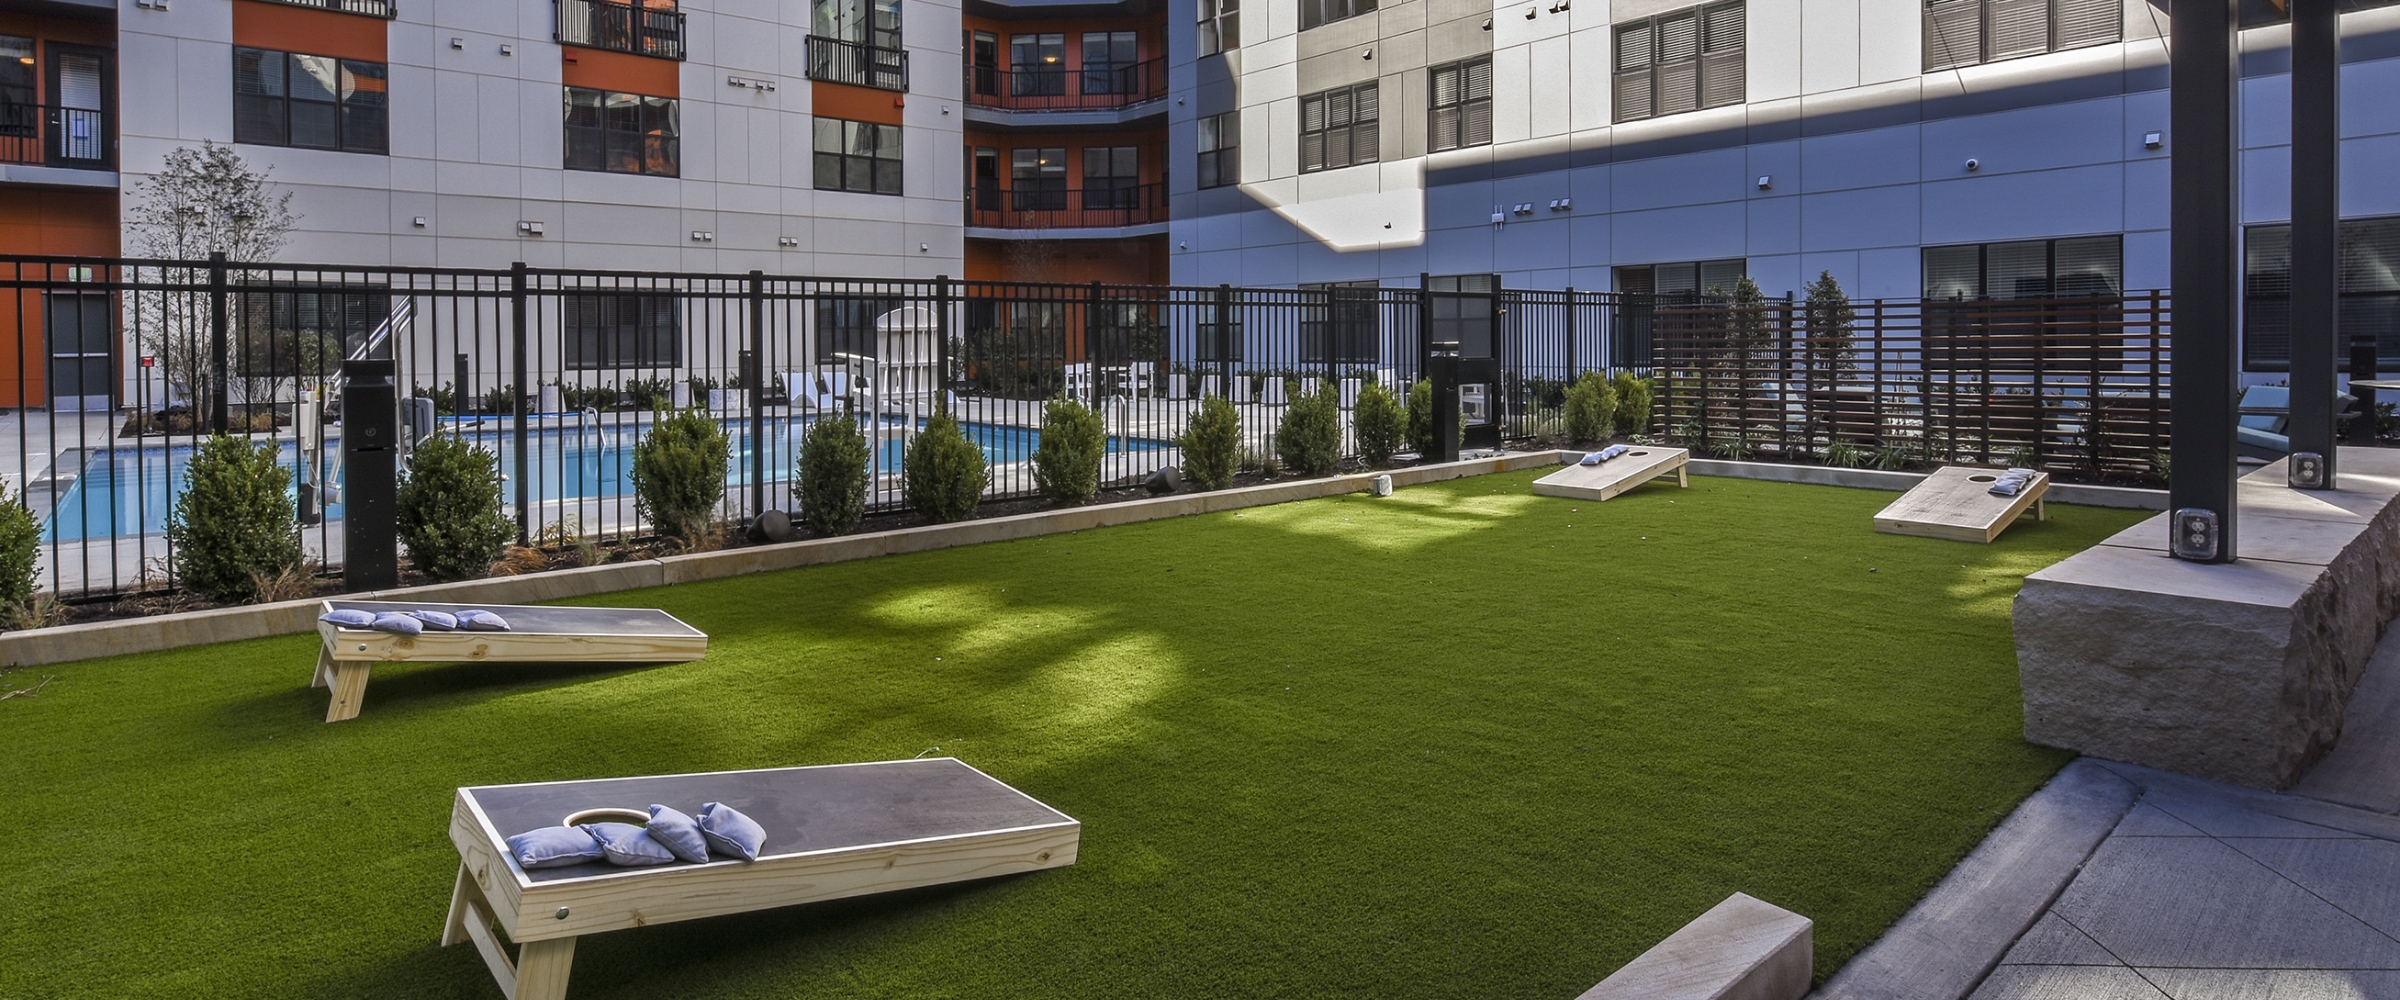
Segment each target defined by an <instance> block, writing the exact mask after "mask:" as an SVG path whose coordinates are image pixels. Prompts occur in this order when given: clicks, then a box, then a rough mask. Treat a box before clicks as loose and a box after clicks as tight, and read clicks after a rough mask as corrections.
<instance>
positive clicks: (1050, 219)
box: [967, 182, 1167, 229]
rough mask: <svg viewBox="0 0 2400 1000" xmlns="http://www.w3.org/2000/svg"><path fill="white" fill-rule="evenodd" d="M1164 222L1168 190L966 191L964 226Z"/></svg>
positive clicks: (988, 186) (980, 187)
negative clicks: (965, 219)
mask: <svg viewBox="0 0 2400 1000" xmlns="http://www.w3.org/2000/svg"><path fill="white" fill-rule="evenodd" d="M1165 221H1167V186H1166V185H1164V184H1127V185H1124V186H1121V187H1085V188H1067V187H1024V186H1019V187H1016V188H1004V187H1001V186H999V185H998V184H993V183H989V182H986V183H981V184H973V185H969V186H968V188H967V225H969V226H975V227H979V228H984V229H1105V228H1111V227H1116V226H1138V225H1142V224H1144V223H1150V222H1165Z"/></svg>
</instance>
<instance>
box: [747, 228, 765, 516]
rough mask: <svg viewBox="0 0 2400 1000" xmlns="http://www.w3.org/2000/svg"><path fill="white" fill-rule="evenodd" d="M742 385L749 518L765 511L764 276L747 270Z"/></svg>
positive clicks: (758, 271) (763, 272)
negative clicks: (746, 355) (746, 400)
mask: <svg viewBox="0 0 2400 1000" xmlns="http://www.w3.org/2000/svg"><path fill="white" fill-rule="evenodd" d="M748 367H749V369H750V370H749V371H748V372H745V373H744V375H743V380H744V381H745V382H747V383H748V384H746V385H744V386H742V388H743V389H744V390H746V394H747V395H748V396H749V397H750V517H751V518H752V519H753V520H756V519H757V517H758V516H759V515H760V514H764V513H766V511H767V408H766V406H764V405H763V404H762V402H761V401H762V400H764V399H765V398H766V393H767V389H766V384H767V374H766V367H767V273H766V272H765V271H761V270H758V269H756V268H753V269H751V271H750V364H749V365H748Z"/></svg>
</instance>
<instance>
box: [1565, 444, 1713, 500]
mask: <svg viewBox="0 0 2400 1000" xmlns="http://www.w3.org/2000/svg"><path fill="white" fill-rule="evenodd" d="M1691 461H1692V453H1691V451H1690V450H1689V449H1685V448H1652V447H1649V446H1647V445H1635V446H1633V447H1632V448H1631V449H1630V450H1628V451H1626V452H1625V454H1622V455H1619V456H1617V457H1615V458H1612V459H1609V460H1608V461H1605V462H1602V463H1600V464H1598V465H1570V466H1567V467H1566V468H1564V469H1560V470H1558V471H1557V472H1553V473H1551V474H1549V475H1547V476H1543V477H1542V478H1540V479H1536V480H1534V481H1533V491H1534V492H1535V493H1539V494H1541V495H1542V496H1546V497H1566V498H1568V499H1571V500H1607V499H1610V498H1612V497H1615V496H1617V495H1618V494H1621V493H1624V492H1626V491H1627V490H1631V489H1633V488H1634V487H1636V486H1640V485H1642V484H1643V483H1646V482H1649V481H1651V480H1653V479H1656V478H1658V477H1660V476H1663V475H1666V474H1667V473H1670V472H1672V473H1674V474H1675V484H1676V485H1678V486H1681V487H1684V488H1685V489H1690V488H1691V485H1692V475H1691V470H1690V469H1689V468H1687V466H1689V465H1690V464H1691Z"/></svg>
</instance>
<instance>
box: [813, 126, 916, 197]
mask: <svg viewBox="0 0 2400 1000" xmlns="http://www.w3.org/2000/svg"><path fill="white" fill-rule="evenodd" d="M827 125H832V126H834V135H835V148H834V149H832V150H830V151H828V150H827V149H825V134H826V133H825V130H826V126H827ZM861 129H877V130H880V129H890V130H891V132H892V135H891V139H890V141H889V142H888V143H887V142H885V141H884V140H883V139H882V138H881V133H880V132H878V133H876V135H877V138H876V140H875V141H874V142H873V143H872V144H870V145H869V146H868V147H867V152H865V153H863V154H862V153H859V152H857V151H856V150H857V148H858V139H857V136H858V133H859V130H861ZM809 131H810V137H809V139H810V141H809V149H810V153H811V162H810V166H811V170H810V172H809V173H810V177H809V180H810V181H811V183H812V184H813V185H814V187H815V188H816V190H819V191H843V192H847V193H850V194H871V195H881V196H888V197H900V196H902V195H904V194H906V192H907V190H908V184H907V179H906V177H907V168H906V163H907V157H906V146H905V143H906V139H907V137H906V135H905V134H904V133H903V132H901V129H900V126H898V125H886V124H883V123H881V122H862V121H852V120H850V119H847V118H827V117H824V116H822V115H819V116H817V117H815V118H813V119H812V120H811V124H810V128H809ZM887 149H888V150H890V151H891V155H890V156H888V157H887V156H885V155H883V153H884V151H885V150H887ZM828 158H830V159H831V162H832V164H833V169H834V178H835V179H834V182H833V184H832V185H831V186H828V185H827V184H826V183H825V170H826V167H827V164H828ZM887 165H888V168H889V169H886V168H887ZM855 171H864V176H865V178H866V182H865V186H864V187H859V186H856V185H854V184H852V183H851V175H852V173H853V172H855ZM887 181H888V182H889V185H888V187H889V190H886V186H887V185H886V182H887Z"/></svg>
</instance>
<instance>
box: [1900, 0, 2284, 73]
mask: <svg viewBox="0 0 2400 1000" xmlns="http://www.w3.org/2000/svg"><path fill="white" fill-rule="evenodd" d="M2028 2H2029V0H1924V3H1923V4H1922V5H1921V6H1920V7H1919V8H1918V25H1919V29H1918V30H1919V32H1920V34H1919V40H1920V43H1921V44H1920V49H1921V53H1922V54H1921V56H1920V59H1921V64H1922V67H1923V71H1924V72H1927V73H1941V72H1947V71H1950V70H1955V69H1961V68H1964V67H1968V66H1984V65H1989V64H1991V63H1998V62H2007V61H2009V60H2012V59H2025V58H2030V57H2033V56H2039V55H2049V54H2051V53H2054V52H2070V51H2073V50H2075V49H2082V48H2090V47H2092V46H2095V45H2109V44H2114V43H2116V42H2121V41H2123V40H2124V39H2125V4H2124V2H2123V0H2038V2H2040V3H2041V6H2042V15H2043V16H2042V20H2043V31H2044V33H2045V38H2044V44H2043V46H2042V48H2040V49H2039V50H2035V49H2031V48H2028V49H2026V50H2024V51H2008V52H2002V53H2001V54H1998V55H1995V54H1993V36H1995V35H1996V34H1999V33H2000V32H1997V31H1995V30H1994V24H1995V22H1994V13H1995V8H1998V7H2000V6H2001V5H2023V4H2026V3H2028ZM2075 3H2093V4H2095V5H2096V4H2101V3H2106V4H2110V5H2111V7H2112V10H2111V11H2109V12H2107V14H2106V16H2097V17H2096V16H2095V15H2096V14H2097V13H2098V12H2097V11H2086V12H2076V13H2070V12H2069V10H2068V9H2067V8H2068V6H2069V5H2070V4H2075ZM2076 14H2081V16H2082V17H2084V18H2088V19H2091V23H2097V24H2103V25H2106V26H2107V31H2106V32H2105V33H2088V34H2087V33H2079V32H2077V31H2076V30H2075V28H2074V27H2073V25H2074V24H2075V23H2076V21H2075V17H2076ZM1961 15H1971V17H1972V20H1971V21H1970V22H1968V23H1970V24H1971V25H1972V30H1973V31H1974V35H1975V38H1974V45H1975V51H1974V52H1972V53H1969V54H1967V55H1965V56H1964V57H1958V56H1955V55H1953V51H1954V47H1953V46H1952V45H1951V43H1950V42H1949V41H1948V40H1947V39H1946V38H1944V35H1945V34H1946V33H1947V32H1949V31H1951V30H1953V29H1951V27H1950V26H1951V25H1952V24H1953V23H1955V22H1957V21H1958V20H1960V18H1961ZM2244 27H2248V25H2244ZM1937 53H1939V56H1938V57H1937Z"/></svg>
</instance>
